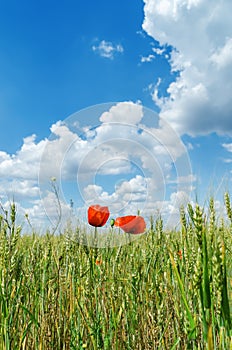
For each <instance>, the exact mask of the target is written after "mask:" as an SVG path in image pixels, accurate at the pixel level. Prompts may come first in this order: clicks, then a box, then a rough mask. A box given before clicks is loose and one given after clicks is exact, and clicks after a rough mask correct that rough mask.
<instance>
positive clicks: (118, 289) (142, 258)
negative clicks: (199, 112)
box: [0, 194, 232, 350]
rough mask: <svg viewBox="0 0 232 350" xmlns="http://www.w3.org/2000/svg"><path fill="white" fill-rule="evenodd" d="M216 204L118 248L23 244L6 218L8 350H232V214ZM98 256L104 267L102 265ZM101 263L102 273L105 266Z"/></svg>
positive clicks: (2, 250)
mask: <svg viewBox="0 0 232 350" xmlns="http://www.w3.org/2000/svg"><path fill="white" fill-rule="evenodd" d="M225 207H226V210H227V215H228V220H227V221H228V222H227V224H226V223H224V221H223V220H222V219H220V218H217V217H216V214H215V209H214V201H213V199H211V200H210V203H209V208H207V210H206V209H205V212H203V209H202V208H200V207H199V206H198V205H196V207H194V208H193V207H192V206H191V205H188V208H181V209H180V220H181V227H180V229H179V230H175V231H164V230H163V224H162V219H161V218H158V219H157V220H156V222H155V223H154V224H153V222H152V221H151V227H150V229H149V232H148V233H147V234H145V235H144V236H143V237H141V239H139V240H136V241H134V242H131V243H130V244H128V245H124V246H122V247H116V248H101V249H98V250H96V249H94V248H88V247H87V246H83V245H80V244H79V243H78V242H79V236H80V234H82V233H80V232H79V231H78V228H77V230H76V232H73V231H70V230H67V231H66V232H64V233H63V234H62V235H59V236H55V235H51V234H46V235H38V234H31V235H21V234H20V227H17V226H16V223H15V215H16V212H15V211H16V209H15V206H14V205H12V208H11V213H6V212H4V211H3V214H2V216H1V217H0V349H1V350H5V349H7V350H14V349H15V350H20V349H25V350H28V349H29V350H32V349H39V350H42V349H44V350H45V349H46V350H47V349H56V350H57V349H73V350H74V349H78V350H81V349H94V350H96V349H109V350H113V349H119V350H124V349H128V350H129V349H131V350H136V349H141V350H149V349H158V350H159V349H160V350H161V349H162V350H163V349H168V350H170V349H181V350H183V349H210V350H211V349H225V350H228V349H232V324H231V309H232V304H231V302H232V252H231V249H232V248H231V247H232V210H231V204H230V199H229V196H228V194H226V195H225ZM96 256H97V257H96ZM96 259H97V261H98V264H96Z"/></svg>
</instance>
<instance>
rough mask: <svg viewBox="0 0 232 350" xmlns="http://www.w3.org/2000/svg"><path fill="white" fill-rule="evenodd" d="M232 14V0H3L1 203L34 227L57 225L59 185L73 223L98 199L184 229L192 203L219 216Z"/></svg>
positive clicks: (224, 185) (231, 121)
mask: <svg viewBox="0 0 232 350" xmlns="http://www.w3.org/2000/svg"><path fill="white" fill-rule="evenodd" d="M231 11H232V3H231V1H230V0H222V1H220V2H219V1H216V0H211V1H208V0H175V1H174V0H173V1H171V0H160V1H158V0H156V1H155V0H144V1H136V2H131V1H118V2H116V3H113V2H112V3H110V2H109V1H106V0H104V1H101V3H100V4H99V3H97V2H93V4H92V5H91V6H89V4H85V3H82V2H79V1H67V2H65V3H63V2H59V3H57V2H55V1H51V2H49V4H47V2H45V1H41V2H40V4H35V3H34V4H32V3H31V2H29V1H22V2H20V4H19V3H18V2H16V1H10V2H5V1H3V2H1V4H0V30H1V36H0V45H1V46H0V47H1V51H0V52H1V54H0V76H1V79H0V121H1V128H0V201H1V204H2V205H3V206H4V207H7V205H8V203H9V201H12V200H15V202H16V204H17V207H18V212H19V218H20V220H21V221H23V215H24V214H25V213H28V214H29V218H30V221H31V223H32V224H33V226H35V227H42V226H43V225H44V223H45V224H46V225H51V226H54V225H55V222H56V220H57V216H58V213H59V210H60V209H59V205H58V203H57V201H56V198H55V194H54V188H53V186H54V185H55V186H58V187H59V196H60V206H61V209H62V215H63V217H64V218H65V220H66V219H67V218H69V217H70V216H71V215H73V214H75V215H76V216H78V217H80V218H81V219H83V220H84V219H85V214H86V208H87V206H88V205H89V204H92V203H100V204H105V205H108V206H109V207H110V210H111V212H112V215H123V214H130V213H131V214H132V213H136V212H137V210H141V213H143V215H144V216H147V217H149V216H150V215H157V213H158V212H159V211H161V212H162V213H163V214H164V215H165V217H166V218H167V220H169V221H170V222H174V223H175V220H174V219H173V218H174V217H175V216H176V214H177V213H178V207H179V205H180V204H181V203H185V202H186V201H187V200H188V199H189V196H190V197H191V199H192V200H193V201H194V200H196V198H197V199H198V200H199V201H200V202H201V204H204V203H206V202H207V200H208V199H209V197H210V196H211V195H214V196H215V197H216V199H217V200H218V202H217V205H218V207H220V206H221V205H222V202H223V192H224V191H226V190H229V191H230V190H231V180H230V177H231V162H232V158H231V152H232V141H231V133H232V118H231V113H232V100H231V90H232V73H231V72H232V23H231V18H230V13H231ZM111 101H113V103H111ZM54 177H55V178H56V182H54V181H51V178H54ZM70 200H72V201H73V208H71V205H70ZM50 220H51V221H52V222H51V223H50ZM25 227H26V223H25Z"/></svg>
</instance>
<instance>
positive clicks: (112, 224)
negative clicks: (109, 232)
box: [110, 219, 115, 227]
mask: <svg viewBox="0 0 232 350" xmlns="http://www.w3.org/2000/svg"><path fill="white" fill-rule="evenodd" d="M114 223H115V220H114V219H111V220H110V226H111V227H114Z"/></svg>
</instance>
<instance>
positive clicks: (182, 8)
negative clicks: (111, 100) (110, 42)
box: [143, 0, 232, 135]
mask: <svg viewBox="0 0 232 350" xmlns="http://www.w3.org/2000/svg"><path fill="white" fill-rule="evenodd" d="M144 3H145V7H144V13H145V18H144V23H143V29H144V30H145V31H146V32H147V33H148V34H149V35H151V36H152V37H153V38H154V39H155V40H157V41H159V43H160V45H161V46H165V45H171V46H172V47H173V51H172V52H171V57H170V66H171V70H172V71H179V76H178V77H177V78H176V80H175V81H174V82H172V83H170V85H169V87H168V89H167V93H168V95H167V96H165V97H164V95H163V96H162V94H161V91H160V84H158V85H156V86H155V89H154V93H153V99H154V101H155V103H156V104H157V105H158V106H159V107H160V116H161V117H162V118H164V119H165V120H167V121H168V122H169V123H170V124H171V125H172V126H173V127H174V128H175V129H176V130H177V131H178V132H179V133H181V134H184V133H188V134H190V135H197V134H207V133H210V132H214V131H215V132H217V133H218V134H231V133H232V118H231V113H232V100H231V93H230V91H232V54H231V53H232V21H231V15H230V14H231V12H232V2H231V1H230V0H222V1H220V2H218V0H205V1H202V0H195V1H194V0H191V1H190V0H175V1H174V0H165V1H164V0H144Z"/></svg>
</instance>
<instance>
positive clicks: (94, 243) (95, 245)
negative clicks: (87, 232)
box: [93, 226, 98, 260]
mask: <svg viewBox="0 0 232 350" xmlns="http://www.w3.org/2000/svg"><path fill="white" fill-rule="evenodd" d="M97 243H98V235H97V227H96V226H95V227H94V238H93V246H94V251H95V254H94V259H95V260H96V259H97V253H98V249H97Z"/></svg>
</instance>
